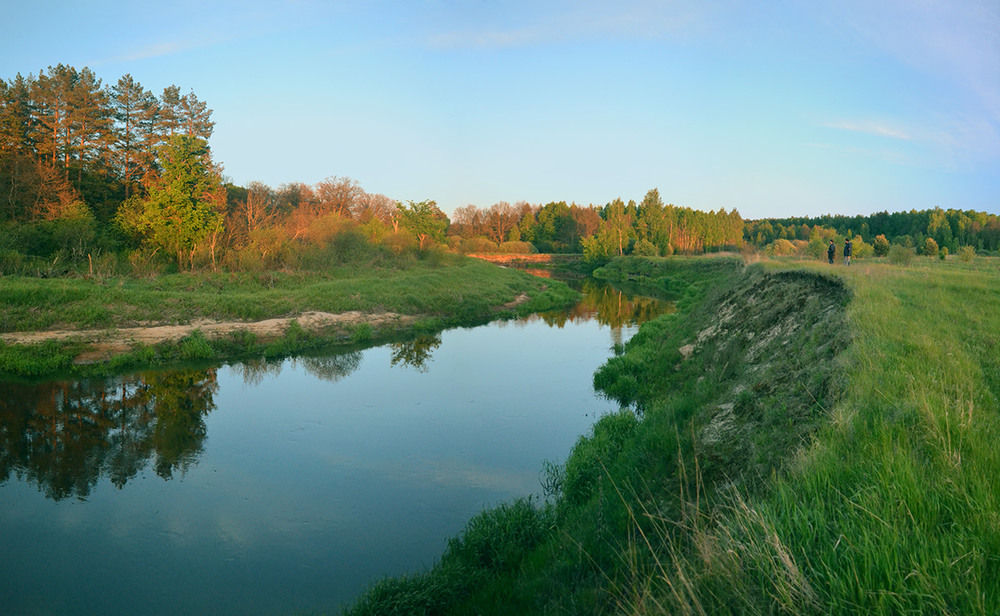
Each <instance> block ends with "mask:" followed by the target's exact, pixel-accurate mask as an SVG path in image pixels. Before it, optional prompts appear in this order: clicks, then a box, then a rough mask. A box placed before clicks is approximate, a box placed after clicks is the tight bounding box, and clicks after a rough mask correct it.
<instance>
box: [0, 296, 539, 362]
mask: <svg viewBox="0 0 1000 616" xmlns="http://www.w3.org/2000/svg"><path fill="white" fill-rule="evenodd" d="M518 299H520V298H518ZM515 301H516V300H515ZM522 301H523V300H522ZM415 319H416V317H413V316H405V315H399V314H396V313H394V312H381V313H364V312H358V311H352V312H342V313H339V314H332V313H329V312H306V313H303V314H301V315H298V316H294V317H283V318H275V319H266V320H263V321H213V320H207V319H205V320H200V321H194V322H192V323H189V324H185V325H150V326H146V327H125V328H120V329H92V330H79V329H76V330H46V331H33V332H10V333H4V334H0V339H2V340H3V341H4V342H5V343H7V344H40V343H43V342H46V341H49V340H76V341H82V342H86V343H88V350H87V351H85V352H84V353H82V354H81V355H79V356H78V357H77V358H76V362H77V363H92V362H98V361H105V360H107V359H108V358H110V357H111V356H113V355H117V354H120V353H124V352H127V351H129V350H131V348H132V346H133V345H135V344H137V343H143V344H150V345H151V344H156V343H158V342H166V341H172V340H179V339H181V338H184V337H185V336H188V335H190V334H191V332H193V331H194V330H196V329H199V330H201V332H202V333H203V334H204V335H205V336H206V337H208V338H217V337H220V336H225V335H227V334H229V333H231V332H235V331H241V330H242V331H248V332H251V333H253V334H255V335H256V336H257V337H258V338H261V339H268V338H277V337H279V336H281V335H282V334H284V332H285V330H286V329H287V328H288V326H289V324H290V323H291V322H292V321H298V323H299V325H300V326H301V327H302V328H303V329H306V330H309V331H319V330H326V329H330V328H338V327H344V328H346V327H352V326H357V325H361V324H364V323H368V324H369V325H371V326H373V327H380V326H385V325H409V324H411V323H412V322H413V321H414V320H415Z"/></svg>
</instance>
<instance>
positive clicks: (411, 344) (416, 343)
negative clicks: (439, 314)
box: [392, 335, 441, 372]
mask: <svg viewBox="0 0 1000 616" xmlns="http://www.w3.org/2000/svg"><path fill="white" fill-rule="evenodd" d="M439 346H441V336H440V335H435V336H417V337H416V338H414V339H413V340H408V341H406V342H396V343H394V344H393V345H392V365H393V366H409V367H410V368H416V369H417V371H418V372H427V363H428V362H429V361H430V359H431V353H433V352H434V349H436V348H438V347H439Z"/></svg>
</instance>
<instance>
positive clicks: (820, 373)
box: [351, 259, 1000, 614]
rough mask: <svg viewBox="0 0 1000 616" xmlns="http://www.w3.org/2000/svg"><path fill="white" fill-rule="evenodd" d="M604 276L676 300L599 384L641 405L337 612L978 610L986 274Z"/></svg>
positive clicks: (947, 265)
mask: <svg viewBox="0 0 1000 616" xmlns="http://www.w3.org/2000/svg"><path fill="white" fill-rule="evenodd" d="M611 266H612V270H613V271H614V272H617V273H611V271H610V270H609V272H607V275H608V276H609V277H617V278H622V277H626V278H627V277H632V278H642V277H645V278H647V279H649V280H654V279H657V278H659V279H661V282H662V281H664V280H669V281H673V282H675V283H677V284H681V286H682V288H683V291H684V293H685V294H686V297H687V300H686V301H685V303H684V308H683V309H682V310H680V311H679V312H678V313H675V314H673V315H667V316H664V317H661V318H660V319H657V320H656V321H653V322H651V323H648V324H647V325H644V326H643V328H642V330H641V331H640V333H639V334H638V335H636V336H635V337H634V338H633V339H632V340H631V341H630V342H629V343H628V344H627V345H626V347H625V349H624V351H623V352H622V354H621V355H620V356H618V357H616V358H613V359H612V360H611V361H609V362H608V364H606V365H605V366H604V367H603V368H602V369H601V370H600V371H599V372H598V373H597V375H595V383H596V384H597V385H598V386H599V387H600V388H602V389H603V390H604V391H605V392H607V393H608V394H609V395H610V396H612V397H614V398H617V399H619V400H622V401H623V402H630V403H633V406H632V407H631V408H630V409H626V410H622V411H620V412H618V413H615V414H611V415H608V416H605V417H603V418H601V419H600V420H599V421H598V422H597V424H596V425H595V426H594V429H593V432H592V434H590V435H589V436H588V437H586V438H582V439H581V440H580V441H579V442H578V443H577V445H576V446H575V447H574V449H573V451H572V453H571V455H570V456H569V458H568V459H567V461H566V462H565V463H564V464H561V465H555V464H553V465H549V467H548V468H546V469H544V473H543V484H544V486H545V489H546V493H547V495H548V496H549V500H548V502H547V503H545V504H542V503H538V502H527V501H521V502H518V503H515V504H514V505H512V506H508V507H506V508H498V509H494V510H489V511H486V512H484V513H483V514H482V515H481V516H479V517H477V518H476V519H474V520H472V521H471V522H470V524H469V526H468V527H467V529H466V531H465V532H464V533H463V534H462V535H460V536H459V537H457V538H455V539H454V540H453V541H452V542H451V543H450V544H449V547H448V550H447V551H446V553H445V554H444V555H443V557H442V559H441V561H440V562H439V564H438V565H437V566H435V568H434V569H432V570H431V571H429V572H426V573H421V574H416V575H413V576H410V577H406V578H400V579H396V580H387V581H385V582H383V583H380V584H378V585H376V587H375V588H374V589H373V590H372V592H371V593H369V594H368V595H366V596H365V597H363V598H362V599H361V600H360V601H359V602H358V604H357V605H356V606H355V607H354V609H353V611H352V612H351V613H354V614H402V613H408V614H410V613H428V614H465V613H477V614H505V613H522V614H554V613H573V614H610V613H630V614H647V613H648V614H780V613H787V614H859V613H865V614H900V613H925V614H942V613H952V614H989V613H991V610H992V609H993V607H994V606H995V605H997V604H998V601H1000V556H998V555H1000V523H998V522H1000V495H998V490H997V487H996V486H997V485H998V482H997V481H996V479H997V477H998V476H1000V453H998V448H997V447H996V442H997V436H998V434H997V432H998V430H1000V413H998V411H1000V406H998V400H997V396H998V392H1000V353H998V352H997V343H998V341H1000V340H998V334H997V332H1000V310H997V308H996V306H997V305H1000V301H998V300H1000V268H998V266H997V263H996V262H995V261H994V260H989V259H977V260H974V261H973V262H972V263H969V264H963V263H959V262H958V261H951V260H949V261H947V262H941V261H937V260H933V261H932V260H930V259H927V260H918V262H915V263H914V264H912V265H910V266H908V267H898V266H893V265H890V264H887V263H868V264H862V265H854V266H852V267H851V268H850V269H847V268H844V267H842V266H840V267H837V268H830V267H829V266H819V265H818V264H809V263H805V264H800V263H790V264H781V265H778V264H774V263H765V264H761V265H757V266H753V267H750V268H747V270H746V271H745V272H742V271H737V270H734V269H733V268H728V269H727V268H726V267H725V266H717V265H716V266H705V265H702V264H698V263H697V262H691V263H689V264H685V263H684V262H682V261H675V262H673V263H670V261H649V262H645V263H641V262H638V261H636V260H625V261H620V262H616V263H612V264H611ZM702 267H710V269H711V268H715V269H713V272H714V273H712V272H709V271H708V270H704V271H702V272H701V273H702V274H705V277H704V278H703V279H704V280H708V279H711V284H709V285H700V286H699V285H698V284H697V283H695V282H694V281H695V279H696V278H698V276H697V275H696V276H695V277H694V278H692V277H691V276H692V273H697V272H696V270H697V269H698V268H702ZM643 272H645V273H643ZM685 280H687V282H684V281H685ZM532 529H533V530H532ZM529 530H530V532H529ZM498 555H502V558H501V557H498Z"/></svg>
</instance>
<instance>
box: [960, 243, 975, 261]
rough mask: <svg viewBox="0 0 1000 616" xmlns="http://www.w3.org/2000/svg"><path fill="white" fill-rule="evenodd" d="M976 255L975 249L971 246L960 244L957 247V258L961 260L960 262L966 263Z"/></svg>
mask: <svg viewBox="0 0 1000 616" xmlns="http://www.w3.org/2000/svg"><path fill="white" fill-rule="evenodd" d="M975 256H976V249H975V248H973V247H972V246H962V247H961V248H959V249H958V258H959V259H961V260H962V263H968V262H970V261H972V258H973V257H975Z"/></svg>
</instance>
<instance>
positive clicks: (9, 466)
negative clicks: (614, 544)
mask: <svg viewBox="0 0 1000 616" xmlns="http://www.w3.org/2000/svg"><path fill="white" fill-rule="evenodd" d="M581 290H582V292H583V300H582V301H581V302H580V303H579V304H577V305H576V306H575V307H574V308H572V309H570V310H557V311H552V312H545V313H541V314H537V315H533V316H530V317H527V318H524V319H521V320H520V321H518V322H519V323H521V324H522V325H526V324H529V323H532V322H537V321H539V320H541V321H544V322H545V323H546V324H548V325H549V326H550V327H558V328H562V327H564V326H565V325H566V324H567V323H577V322H583V321H589V320H596V321H598V322H599V323H600V324H601V325H604V326H608V327H610V328H611V330H612V338H613V341H614V342H615V343H616V344H618V343H620V342H621V338H622V330H623V328H626V327H634V326H636V325H638V324H639V323H642V322H644V321H646V320H649V319H652V318H655V317H657V316H659V315H661V314H664V313H666V312H669V311H672V310H673V307H672V304H668V303H666V302H663V301H659V300H654V299H650V298H647V297H641V296H634V295H631V294H628V293H625V292H623V291H620V290H618V289H615V288H614V287H611V286H610V285H607V284H603V283H598V282H595V281H585V282H584V283H583V285H582V289H581ZM440 345H441V335H440V334H436V335H421V336H417V337H416V338H414V339H412V340H408V341H404V342H397V343H393V344H391V345H389V349H390V351H391V358H390V363H391V365H392V366H393V367H400V366H405V367H409V368H414V369H415V370H416V371H417V372H421V373H423V372H426V371H427V370H428V365H429V363H430V362H431V360H432V355H433V353H434V351H435V350H437V349H438V347H439V346H440ZM362 357H363V356H362V353H361V352H360V351H355V352H349V353H339V354H328V355H323V356H313V357H299V358H296V359H293V360H290V361H289V362H288V363H286V362H284V361H267V360H264V359H262V360H260V361H249V362H244V363H241V364H238V365H235V366H233V367H232V369H233V370H234V371H236V372H237V373H238V374H239V375H240V376H241V377H242V379H243V381H244V382H245V383H246V384H248V385H253V386H255V385H258V384H260V383H261V382H263V381H264V379H265V378H270V377H277V376H279V375H280V373H281V371H282V368H283V366H286V365H292V366H301V367H302V368H303V370H304V371H305V372H306V373H308V374H310V375H311V376H313V377H316V378H317V379H321V380H324V381H329V382H337V381H340V380H342V379H344V378H345V377H347V376H348V375H350V374H352V373H353V372H355V371H356V370H357V369H358V368H359V366H360V365H361V361H362ZM217 389H218V385H217V381H216V369H214V368H213V369H203V370H193V369H185V370H176V371H172V372H143V373H139V374H135V375H128V376H122V377H117V378H113V379H108V380H84V381H76V382H62V381H60V382H51V383H42V384H31V385H24V384H10V383H0V483H3V482H5V481H7V480H8V479H9V478H10V477H11V476H16V477H17V478H18V479H21V480H26V481H28V482H30V483H33V484H35V485H37V486H38V488H39V489H40V490H41V491H42V492H43V493H44V494H45V495H46V496H48V497H49V498H51V499H53V500H62V499H66V498H69V497H72V496H75V497H77V498H79V499H86V498H87V496H88V495H89V494H90V492H91V490H92V489H93V488H94V486H96V485H97V482H98V481H99V479H100V478H101V477H102V476H107V477H108V478H109V479H110V481H111V482H112V483H113V484H114V485H115V486H117V487H118V488H119V489H120V488H123V487H124V486H125V484H126V483H128V481H129V480H131V479H133V478H134V477H136V476H137V475H138V474H139V473H140V472H142V471H143V470H144V469H145V468H147V466H149V465H151V466H152V468H153V469H154V471H155V472H156V474H157V475H159V476H160V477H162V478H163V479H170V478H171V477H173V476H174V474H175V473H178V472H179V473H182V474H183V473H184V472H186V471H187V469H188V468H189V467H191V466H192V465H194V464H196V462H197V460H198V456H199V455H200V454H201V452H202V451H203V448H204V440H205V437H206V427H205V421H204V418H205V416H206V415H207V414H208V413H210V412H211V411H212V410H213V409H214V408H215V402H214V396H215V394H216V392H217Z"/></svg>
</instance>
